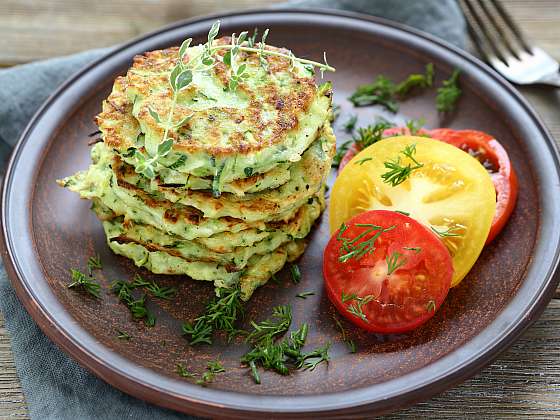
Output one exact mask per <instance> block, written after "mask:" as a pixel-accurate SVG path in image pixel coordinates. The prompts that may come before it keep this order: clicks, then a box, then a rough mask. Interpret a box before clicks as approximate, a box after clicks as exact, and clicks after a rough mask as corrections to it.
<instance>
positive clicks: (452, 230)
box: [430, 226, 463, 238]
mask: <svg viewBox="0 0 560 420" xmlns="http://www.w3.org/2000/svg"><path fill="white" fill-rule="evenodd" d="M430 228H431V229H432V231H434V233H436V234H437V235H438V236H440V237H441V238H448V237H458V236H463V234H462V233H459V232H456V231H457V230H461V229H462V228H461V227H459V226H451V227H448V228H447V229H446V230H438V229H436V228H435V227H433V226H431V227H430Z"/></svg>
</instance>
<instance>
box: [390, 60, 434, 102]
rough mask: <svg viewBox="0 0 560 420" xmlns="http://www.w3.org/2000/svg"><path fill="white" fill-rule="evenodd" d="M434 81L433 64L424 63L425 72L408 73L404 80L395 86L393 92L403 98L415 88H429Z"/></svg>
mask: <svg viewBox="0 0 560 420" xmlns="http://www.w3.org/2000/svg"><path fill="white" fill-rule="evenodd" d="M433 83H434V65H433V64H432V63H428V64H426V69H425V73H424V74H422V73H413V74H410V75H409V76H408V77H407V78H406V79H405V80H403V81H402V82H401V83H399V84H398V85H397V86H396V87H395V94H396V95H397V96H399V97H401V98H405V97H406V96H407V95H408V94H410V93H411V92H412V90H413V89H415V88H420V89H424V88H429V87H432V85H433Z"/></svg>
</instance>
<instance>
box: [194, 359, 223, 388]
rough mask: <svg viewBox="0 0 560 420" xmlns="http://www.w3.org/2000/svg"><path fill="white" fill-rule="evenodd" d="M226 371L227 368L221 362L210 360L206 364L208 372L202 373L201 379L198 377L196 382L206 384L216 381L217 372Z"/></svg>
mask: <svg viewBox="0 0 560 420" xmlns="http://www.w3.org/2000/svg"><path fill="white" fill-rule="evenodd" d="M225 371H226V370H225V369H224V367H223V366H222V364H221V363H220V362H218V361H214V362H208V365H207V366H206V372H204V373H203V374H202V375H201V377H200V379H197V381H196V384H197V385H202V386H206V385H208V384H209V383H211V382H212V381H214V378H215V377H216V374H217V373H223V372H225Z"/></svg>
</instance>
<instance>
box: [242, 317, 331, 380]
mask: <svg viewBox="0 0 560 420" xmlns="http://www.w3.org/2000/svg"><path fill="white" fill-rule="evenodd" d="M291 313H292V312H291V308H290V307H289V306H278V307H276V308H274V310H273V320H266V321H262V322H260V323H258V324H257V323H255V322H252V323H251V324H252V325H253V328H254V331H252V332H251V333H250V334H249V335H248V336H247V341H248V342H249V343H251V344H252V349H251V350H250V351H249V352H248V353H246V354H245V355H244V356H243V357H242V358H241V362H242V363H244V364H246V365H247V366H248V367H249V368H250V369H251V374H252V376H253V379H254V380H255V383H257V384H260V383H261V378H260V375H259V372H258V367H257V366H258V365H261V366H262V367H263V368H264V369H270V370H274V371H276V372H278V373H280V374H281V375H287V374H289V367H288V366H289V365H293V366H294V367H295V368H296V369H300V368H303V369H307V370H313V369H315V367H316V366H317V365H318V364H319V363H321V362H328V361H329V354H328V350H329V347H330V344H327V345H326V346H324V347H321V348H318V349H315V350H313V351H311V352H308V353H305V352H303V351H302V348H303V346H304V344H305V340H306V338H307V332H308V329H309V327H308V325H307V324H306V323H304V324H302V325H301V326H300V328H299V329H298V330H296V331H292V332H291V333H290V336H289V338H285V339H283V340H276V338H277V337H278V336H279V335H281V334H284V333H285V332H286V331H287V330H288V329H289V328H290V324H291Z"/></svg>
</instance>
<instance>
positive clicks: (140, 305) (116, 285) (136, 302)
mask: <svg viewBox="0 0 560 420" xmlns="http://www.w3.org/2000/svg"><path fill="white" fill-rule="evenodd" d="M138 278H140V277H139V276H138ZM135 281H136V279H135ZM137 287H140V286H135V285H134V283H128V282H126V281H121V280H117V281H114V282H113V284H112V285H111V289H112V290H113V293H115V295H117V297H118V299H119V300H120V301H121V302H122V303H124V304H125V305H126V306H127V308H128V310H129V311H130V313H131V315H132V318H133V319H136V320H140V319H143V320H144V324H145V325H146V326H148V327H153V326H154V325H155V323H156V318H155V316H154V314H152V313H151V312H150V311H149V310H148V308H147V307H146V295H142V296H141V297H140V298H135V297H134V296H133V294H132V291H133V290H134V289H135V288H137Z"/></svg>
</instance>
